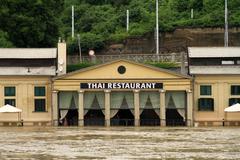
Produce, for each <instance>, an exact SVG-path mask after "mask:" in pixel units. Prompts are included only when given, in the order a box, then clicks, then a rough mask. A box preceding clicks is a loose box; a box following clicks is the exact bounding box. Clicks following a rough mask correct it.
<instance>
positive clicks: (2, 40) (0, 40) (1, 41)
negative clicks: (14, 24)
mask: <svg viewBox="0 0 240 160" xmlns="http://www.w3.org/2000/svg"><path fill="white" fill-rule="evenodd" d="M0 47H1V48H10V47H13V44H12V43H11V42H10V41H9V37H8V34H7V33H6V32H3V31H1V30H0Z"/></svg>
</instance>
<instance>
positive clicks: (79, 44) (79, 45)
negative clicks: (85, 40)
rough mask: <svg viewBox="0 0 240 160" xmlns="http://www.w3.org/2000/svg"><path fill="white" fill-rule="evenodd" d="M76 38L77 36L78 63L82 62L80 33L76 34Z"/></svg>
mask: <svg viewBox="0 0 240 160" xmlns="http://www.w3.org/2000/svg"><path fill="white" fill-rule="evenodd" d="M77 38H78V49H79V60H80V63H82V51H81V43H80V34H77Z"/></svg>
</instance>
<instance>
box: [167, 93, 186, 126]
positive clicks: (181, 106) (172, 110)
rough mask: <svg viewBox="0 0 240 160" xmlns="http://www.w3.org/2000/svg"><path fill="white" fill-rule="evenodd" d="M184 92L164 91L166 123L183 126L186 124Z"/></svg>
mask: <svg viewBox="0 0 240 160" xmlns="http://www.w3.org/2000/svg"><path fill="white" fill-rule="evenodd" d="M186 110H187V107H186V92H185V91H168V92H166V125H167V126H185V125H186Z"/></svg>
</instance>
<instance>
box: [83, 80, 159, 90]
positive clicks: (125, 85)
mask: <svg viewBox="0 0 240 160" xmlns="http://www.w3.org/2000/svg"><path fill="white" fill-rule="evenodd" d="M80 87H81V89H161V88H162V83H115V82H114V83H81V85H80Z"/></svg>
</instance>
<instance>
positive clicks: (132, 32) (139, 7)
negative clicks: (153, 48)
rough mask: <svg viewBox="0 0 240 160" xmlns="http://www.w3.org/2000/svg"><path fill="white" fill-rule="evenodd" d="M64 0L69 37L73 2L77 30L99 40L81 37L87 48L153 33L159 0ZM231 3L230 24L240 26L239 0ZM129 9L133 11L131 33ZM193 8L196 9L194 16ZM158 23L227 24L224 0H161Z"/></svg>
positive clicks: (163, 28)
mask: <svg viewBox="0 0 240 160" xmlns="http://www.w3.org/2000/svg"><path fill="white" fill-rule="evenodd" d="M65 2H66V3H65V11H64V14H63V17H62V21H63V23H64V26H63V27H62V28H63V29H62V31H63V34H64V35H65V37H70V34H71V28H70V27H71V19H70V18H69V17H70V16H71V5H73V4H74V5H75V14H76V15H75V31H76V32H77V33H80V35H83V37H84V34H85V33H87V34H88V37H91V36H95V37H96V39H97V40H96V41H97V42H93V43H90V44H88V42H89V41H87V42H86V43H85V42H84V40H83V39H82V40H81V42H82V43H83V45H82V48H83V50H86V51H87V50H89V49H90V48H92V49H94V48H95V49H101V48H103V46H104V45H105V44H106V43H108V42H109V41H114V42H121V41H122V40H124V39H125V38H126V37H128V36H143V35H145V34H146V33H149V32H152V33H153V32H154V29H155V20H156V17H155V15H156V14H155V10H156V6H155V2H156V0H148V1H144V0H117V1H116V0H81V1H77V0H65ZM228 6H229V7H228V8H229V25H230V26H239V24H240V0H228ZM127 9H129V12H130V17H129V19H130V27H129V32H128V33H127V32H126V10H127ZM191 9H193V10H194V18H193V19H191ZM159 27H160V31H162V32H166V31H173V30H174V29H175V28H178V27H224V0H159ZM90 34H91V36H90ZM86 39H89V40H91V39H92V38H86ZM70 41H72V40H70ZM100 41H101V43H100ZM74 42H76V41H74ZM70 43H71V42H70ZM84 43H85V44H84ZM71 44H73V43H71ZM73 45H75V46H76V44H73Z"/></svg>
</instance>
